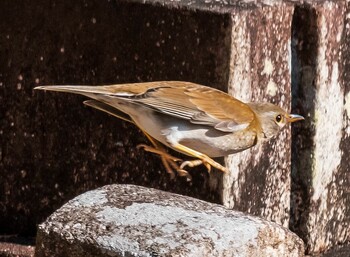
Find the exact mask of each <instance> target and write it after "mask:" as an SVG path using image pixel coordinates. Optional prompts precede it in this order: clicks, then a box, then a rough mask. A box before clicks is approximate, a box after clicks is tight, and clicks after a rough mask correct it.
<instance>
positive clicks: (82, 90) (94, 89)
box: [34, 85, 110, 96]
mask: <svg viewBox="0 0 350 257" xmlns="http://www.w3.org/2000/svg"><path fill="white" fill-rule="evenodd" d="M34 89H35V90H45V91H56V92H67V93H73V94H82V95H88V96H91V95H92V94H110V90H108V88H107V87H104V86H61V85H54V86H39V87H35V88H34Z"/></svg>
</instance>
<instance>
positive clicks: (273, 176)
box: [223, 2, 293, 226]
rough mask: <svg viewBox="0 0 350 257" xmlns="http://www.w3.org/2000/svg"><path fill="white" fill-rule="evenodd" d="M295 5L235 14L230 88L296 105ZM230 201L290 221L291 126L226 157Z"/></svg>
mask: <svg viewBox="0 0 350 257" xmlns="http://www.w3.org/2000/svg"><path fill="white" fill-rule="evenodd" d="M292 16H293V6H290V5H287V4H285V3H282V2H278V3H275V4H274V5H273V6H270V7H264V8H259V9H254V10H247V11H246V12H245V13H243V14H242V13H240V15H237V13H235V12H233V13H232V16H231V23H232V34H231V60H230V77H229V85H228V86H229V92H230V93H231V94H232V95H234V96H236V97H238V98H240V99H242V100H244V101H247V102H248V101H261V102H263V101H268V102H272V103H275V104H278V105H279V106H281V107H282V108H284V109H286V110H288V109H289V108H290V107H289V106H290V93H291V92H290V70H291V68H290V64H291V63H290V61H291V54H290V34H291V20H292ZM226 163H227V165H228V167H229V169H230V171H231V173H230V174H229V175H227V176H225V177H224V179H223V180H224V182H223V203H224V204H225V205H226V206H229V207H232V208H235V209H238V210H242V211H247V212H249V213H252V214H255V215H259V216H262V217H265V218H267V219H269V220H273V221H276V222H277V223H279V224H283V225H284V226H288V223H289V209H290V130H289V128H286V129H284V130H283V131H282V132H281V133H280V134H279V135H278V136H277V138H276V139H273V140H271V142H269V143H265V144H263V145H260V146H258V147H254V148H253V149H251V150H248V151H244V152H242V153H239V154H235V155H232V156H230V157H228V158H227V161H226Z"/></svg>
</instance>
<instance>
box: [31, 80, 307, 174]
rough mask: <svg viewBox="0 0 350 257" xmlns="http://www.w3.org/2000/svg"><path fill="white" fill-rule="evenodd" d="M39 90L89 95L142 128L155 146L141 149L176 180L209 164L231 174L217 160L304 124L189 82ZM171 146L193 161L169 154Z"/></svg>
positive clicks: (273, 108)
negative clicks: (156, 157) (191, 169)
mask: <svg viewBox="0 0 350 257" xmlns="http://www.w3.org/2000/svg"><path fill="white" fill-rule="evenodd" d="M35 90H46V91H57V92H67V93H73V94H80V95H84V96H86V97H88V98H89V100H86V101H84V102H83V103H84V104H85V105H87V106H90V107H92V108H95V109H98V110H101V111H103V112H106V113H108V114H110V115H112V116H115V117H117V118H120V119H122V120H124V121H127V122H130V123H132V124H134V125H136V126H137V127H138V128H139V129H140V130H141V131H142V132H143V133H144V134H145V135H146V137H147V138H148V140H149V141H150V142H151V144H152V146H150V145H146V144H140V145H138V146H137V148H139V149H140V148H142V149H144V150H145V151H148V152H151V153H154V154H157V155H159V156H160V158H161V161H162V163H163V165H164V167H165V170H166V171H167V172H168V173H169V174H170V176H171V178H174V177H175V174H177V175H179V176H186V177H187V178H188V180H191V175H190V174H189V172H188V171H187V169H185V168H186V167H195V166H199V165H204V166H205V167H206V169H207V170H208V172H210V171H211V169H212V167H213V168H216V169H218V170H219V171H222V172H224V173H228V169H227V168H226V167H224V166H222V165H221V164H219V163H218V162H216V161H215V160H213V158H216V157H224V156H228V155H230V154H235V153H238V152H241V151H244V150H246V149H248V148H251V147H253V146H255V145H256V144H258V143H261V142H264V141H267V140H269V139H271V138H273V137H275V136H276V135H277V134H278V132H279V131H280V130H281V129H282V128H283V127H284V126H285V125H286V124H288V123H292V122H295V121H299V120H304V117H303V116H301V115H298V114H289V113H288V112H286V111H285V110H283V109H282V108H280V107H279V106H277V105H274V104H272V103H268V102H247V103H244V102H242V101H240V100H238V99H236V98H234V97H233V96H231V95H229V94H228V93H225V92H223V91H220V90H218V89H215V88H212V87H207V86H204V85H200V84H196V83H192V82H186V81H155V82H143V83H129V84H114V85H99V86H87V85H51V86H38V87H35ZM166 147H169V148H171V149H173V150H175V151H177V152H180V153H181V154H184V155H187V156H189V157H192V158H193V159H192V160H183V159H180V158H178V157H175V156H173V155H171V154H169V153H168V152H167V150H166Z"/></svg>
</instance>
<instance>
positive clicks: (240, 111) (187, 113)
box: [37, 81, 255, 132]
mask: <svg viewBox="0 0 350 257" xmlns="http://www.w3.org/2000/svg"><path fill="white" fill-rule="evenodd" d="M37 89H43V90H51V91H60V92H70V93H76V94H82V95H86V96H88V97H91V98H93V99H97V97H95V96H96V95H98V96H99V97H98V100H102V99H103V98H111V97H116V98H119V99H124V100H125V101H130V102H133V103H137V104H139V105H143V106H145V107H148V108H151V109H153V110H155V111H158V112H161V113H165V114H168V115H171V116H175V117H178V118H181V119H186V120H189V121H190V122H192V123H194V124H202V125H207V126H212V127H215V128H216V129H217V130H220V131H224V132H233V131H237V130H241V129H244V128H246V127H248V126H249V125H250V124H251V122H252V121H253V120H254V118H255V114H254V112H253V111H252V110H251V108H250V107H249V106H248V105H246V104H244V103H243V102H241V101H239V100H237V99H235V98H233V97H232V96H230V95H228V94H226V93H224V92H222V91H219V90H217V89H214V88H209V87H205V86H201V85H198V84H194V83H190V82H182V81H160V82H146V83H134V84H120V85H110V86H43V87H38V88H37ZM106 104H107V102H106ZM108 104H111V101H108ZM113 107H114V108H118V106H113ZM95 108H96V107H95ZM97 109H103V108H97ZM104 109H105V108H104ZM107 112H108V111H107Z"/></svg>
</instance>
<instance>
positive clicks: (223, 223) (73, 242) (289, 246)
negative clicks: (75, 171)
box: [36, 185, 304, 257]
mask: <svg viewBox="0 0 350 257" xmlns="http://www.w3.org/2000/svg"><path fill="white" fill-rule="evenodd" d="M43 256H86V257H88V256H208V257H209V256H215V257H219V256H304V246H303V242H302V240H301V239H300V238H298V237H297V236H296V235H295V234H293V233H292V232H290V231H288V230H287V229H285V228H283V227H281V226H279V225H277V224H274V223H271V222H268V221H265V220H263V219H260V218H257V217H252V216H249V215H245V214H243V213H240V212H237V211H232V210H228V209H225V208H224V207H222V206H220V205H216V204H211V203H207V202H203V201H200V200H196V199H193V198H189V197H184V196H180V195H176V194H171V193H167V192H162V191H159V190H155V189H148V188H143V187H138V186H134V185H110V186H105V187H103V188H100V189H96V190H93V191H89V192H87V193H84V194H82V195H80V196H78V197H76V198H75V199H73V200H71V201H69V202H68V203H67V204H65V205H64V206H63V207H61V208H60V209H59V210H57V211H56V212H55V213H54V214H52V215H51V216H50V217H49V218H48V219H47V220H46V221H45V222H44V223H43V224H41V225H40V226H39V230H38V236H37V246H36V257H43Z"/></svg>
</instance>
